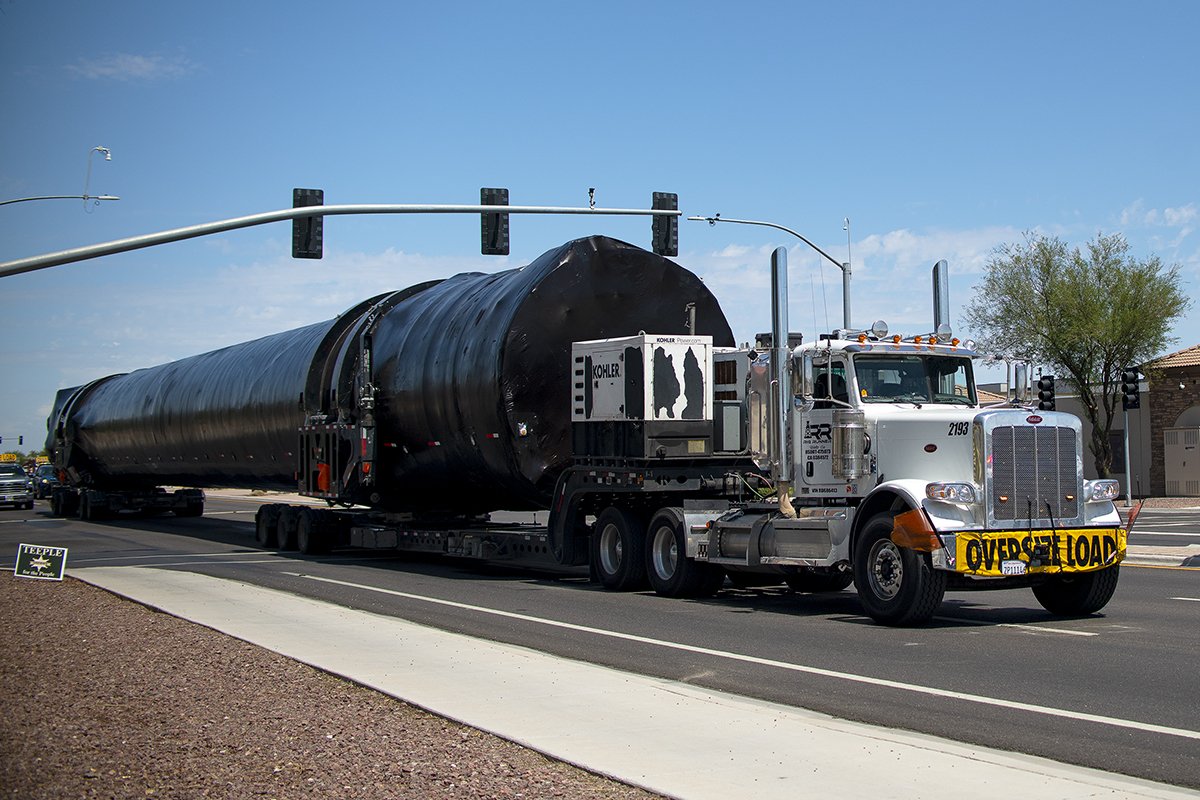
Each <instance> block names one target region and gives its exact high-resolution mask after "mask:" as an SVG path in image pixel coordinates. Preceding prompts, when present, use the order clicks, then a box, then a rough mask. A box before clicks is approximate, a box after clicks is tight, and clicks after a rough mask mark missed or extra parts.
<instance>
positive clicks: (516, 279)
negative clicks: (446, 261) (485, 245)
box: [51, 237, 733, 513]
mask: <svg viewBox="0 0 1200 800" xmlns="http://www.w3.org/2000/svg"><path fill="white" fill-rule="evenodd" d="M689 303H695V304H696V320H697V331H696V333H698V334H708V335H711V336H712V337H713V339H714V343H715V344H717V345H718V346H732V344H733V335H732V332H731V331H730V328H729V325H728V323H727V321H726V320H725V316H724V314H723V313H722V312H721V309H720V307H719V305H718V303H717V301H716V298H715V297H713V295H712V294H711V292H709V291H708V289H707V288H706V287H705V286H704V285H703V283H702V282H701V281H700V280H699V279H698V278H697V277H696V276H695V275H694V274H692V273H691V272H689V271H687V270H685V269H683V268H682V267H679V266H678V265H676V264H674V263H673V262H671V261H668V260H667V259H664V258H661V257H659V256H656V255H654V254H652V253H649V252H647V251H645V250H642V249H640V248H637V247H634V246H633V245H629V244H625V243H623V242H619V241H616V240H613V239H609V238H606V237H591V238H587V239H580V240H576V241H573V242H569V243H567V244H565V245H563V246H562V247H559V248H557V249H555V250H552V251H550V252H548V253H546V254H544V255H543V256H541V257H540V258H538V259H537V260H536V261H534V262H533V263H532V264H530V265H528V266H526V267H522V268H519V269H515V270H508V271H505V272H500V273H495V274H490V275H485V274H478V273H470V274H463V275H456V276H454V277H452V278H448V279H446V280H444V281H441V282H436V283H428V284H421V285H419V286H416V287H412V288H411V289H409V290H406V291H404V292H400V293H396V294H392V295H386V296H385V295H381V296H380V297H379V298H373V299H372V300H371V301H366V302H364V303H362V304H360V305H359V306H356V307H355V308H354V309H351V310H350V311H348V312H347V313H346V314H343V315H342V316H341V317H339V318H338V319H336V320H330V321H328V322H323V323H319V324H317V325H310V326H308V327H305V328H300V329H297V330H293V331H288V332H286V333H281V334H277V335H274V336H269V337H266V338H263V339H258V340H255V341H252V342H247V343H244V344H240V345H235V346H233V347H228V348H225V349H223V350H218V351H215V352H212V353H206V354H203V355H200V356H195V357H192V358H187V359H183V360H181V361H176V362H173V363H171V364H165V365H163V366H159V367H154V368H151V369H146V370H139V371H137V372H133V373H130V374H128V375H121V376H114V377H112V378H109V379H105V380H102V381H99V382H96V383H94V384H91V385H90V386H89V387H85V388H84V389H82V390H80V391H79V392H77V393H76V395H75V396H74V397H73V398H72V399H71V400H70V401H63V400H62V399H61V395H62V394H63V393H60V399H59V402H58V404H57V405H56V408H57V407H58V406H65V408H64V410H63V415H64V418H63V419H62V420H61V423H62V430H63V432H64V437H63V439H62V440H61V441H59V442H58V443H57V444H58V446H61V447H68V448H70V450H71V456H70V460H71V463H72V464H73V465H74V466H75V467H76V468H77V469H78V470H79V471H80V472H81V473H86V474H87V475H88V476H89V477H90V479H91V480H92V481H93V482H94V483H96V484H107V485H113V486H117V485H134V484H142V485H145V484H153V485H168V484H169V485H181V486H211V487H216V486H228V487H258V488H273V489H283V490H295V488H296V480H295V476H294V453H295V450H296V447H297V430H298V428H299V427H300V426H301V425H302V424H303V423H304V422H305V419H306V417H307V416H309V415H311V414H313V413H316V412H324V413H327V414H328V415H329V418H330V420H332V419H334V418H337V419H338V420H339V421H341V422H361V421H362V416H363V415H362V414H361V411H360V409H359V405H358V398H357V395H354V388H353V387H354V386H355V385H362V383H363V379H366V380H369V382H370V383H372V384H373V385H374V386H375V387H376V404H377V405H376V410H375V422H376V424H377V429H376V436H375V441H376V443H377V448H376V453H377V455H376V465H375V469H374V474H375V481H376V483H375V485H374V486H373V487H370V492H369V493H364V495H363V496H361V497H356V498H354V499H357V500H360V501H363V500H367V499H370V501H371V502H372V503H373V504H375V505H378V506H382V507H386V508H390V509H393V510H413V511H448V512H455V513H476V512H484V511H489V510H495V509H501V508H506V509H519V508H544V507H546V506H547V505H548V503H549V498H550V493H551V490H552V489H553V484H554V481H555V480H556V479H557V477H558V475H559V474H560V473H561V471H562V470H563V469H564V468H565V467H566V466H568V465H569V464H570V461H571V452H570V442H571V436H570V432H571V421H570V411H571V377H570V376H571V363H570V360H571V343H572V342H573V341H581V340H587V339H601V338H608V337H616V336H626V335H630V334H635V333H637V332H639V331H647V332H653V333H666V334H670V333H681V334H682V333H686V332H687V331H686V327H685V325H686V319H687V313H686V306H687V304H689ZM364 341H369V344H370V348H371V351H372V353H373V365H372V369H371V371H370V374H369V375H365V376H359V378H360V380H359V381H357V382H350V381H348V378H347V376H348V375H350V374H351V373H353V372H355V371H356V370H359V369H360V368H361V366H362V362H361V358H360V355H359V354H360V348H362V346H363V342H364ZM55 422H56V420H55V418H52V419H51V426H52V428H53V427H54V425H55ZM51 438H52V439H53V438H54V437H53V434H52V437H51ZM372 495H374V497H372Z"/></svg>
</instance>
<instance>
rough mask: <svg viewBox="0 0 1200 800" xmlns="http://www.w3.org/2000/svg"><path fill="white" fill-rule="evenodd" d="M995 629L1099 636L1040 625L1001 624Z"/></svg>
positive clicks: (1087, 632) (1089, 632)
mask: <svg viewBox="0 0 1200 800" xmlns="http://www.w3.org/2000/svg"><path fill="white" fill-rule="evenodd" d="M997 627H1000V628H1021V629H1023V630H1027V631H1038V632H1040V633H1065V634H1067V635H1068V636H1099V635H1100V634H1098V633H1094V632H1092V631H1070V630H1067V629H1066V628H1043V627H1042V626H1041V625H1022V624H1020V623H1017V622H1002V623H1000V624H999V625H998V626H997Z"/></svg>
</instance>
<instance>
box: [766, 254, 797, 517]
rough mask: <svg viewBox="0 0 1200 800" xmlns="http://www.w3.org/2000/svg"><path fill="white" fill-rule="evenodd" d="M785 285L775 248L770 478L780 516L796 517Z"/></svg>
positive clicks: (784, 258)
mask: <svg viewBox="0 0 1200 800" xmlns="http://www.w3.org/2000/svg"><path fill="white" fill-rule="evenodd" d="M787 290H788V282H787V248H785V247H776V248H775V252H773V253H771V436H770V442H769V447H770V449H771V451H770V454H769V460H770V462H771V477H772V478H773V479H774V481H775V488H776V491H777V492H778V494H779V513H780V514H782V515H783V516H785V517H788V518H792V517H795V516H796V510H795V509H794V508H792V501H791V491H792V458H791V453H789V452H788V419H789V415H788V412H789V411H790V410H791V409H790V406H791V403H790V402H787V398H788V396H789V395H790V394H791V381H790V380H788V367H789V365H790V362H791V353H789V352H788V296H787Z"/></svg>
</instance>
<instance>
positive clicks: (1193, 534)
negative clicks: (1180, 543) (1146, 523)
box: [1129, 529, 1200, 541]
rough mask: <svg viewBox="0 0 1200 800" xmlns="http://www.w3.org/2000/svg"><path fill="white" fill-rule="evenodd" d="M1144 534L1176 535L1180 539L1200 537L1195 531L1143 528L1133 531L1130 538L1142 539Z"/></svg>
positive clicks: (1131, 539)
mask: <svg viewBox="0 0 1200 800" xmlns="http://www.w3.org/2000/svg"><path fill="white" fill-rule="evenodd" d="M1143 536H1176V537H1178V538H1180V539H1197V538H1200V534H1197V533H1196V532H1195V531H1192V532H1191V533H1173V532H1171V531H1143V530H1138V529H1135V530H1134V531H1133V533H1132V534H1130V536H1129V539H1130V541H1133V540H1136V539H1140V538H1141V537H1143Z"/></svg>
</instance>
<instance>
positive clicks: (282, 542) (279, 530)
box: [275, 505, 300, 550]
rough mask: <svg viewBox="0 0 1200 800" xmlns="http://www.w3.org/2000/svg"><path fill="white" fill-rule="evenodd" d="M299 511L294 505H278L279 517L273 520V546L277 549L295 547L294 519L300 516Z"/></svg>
mask: <svg viewBox="0 0 1200 800" xmlns="http://www.w3.org/2000/svg"><path fill="white" fill-rule="evenodd" d="M299 512H300V509H298V508H296V507H295V506H288V505H281V506H280V507H279V517H278V519H277V520H276V521H275V546H276V547H277V548H278V549H280V550H295V549H296V521H297V520H298V519H299V517H300V514H299Z"/></svg>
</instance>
